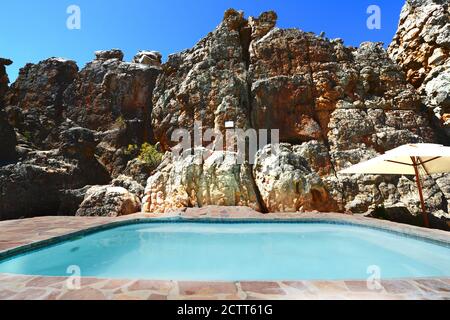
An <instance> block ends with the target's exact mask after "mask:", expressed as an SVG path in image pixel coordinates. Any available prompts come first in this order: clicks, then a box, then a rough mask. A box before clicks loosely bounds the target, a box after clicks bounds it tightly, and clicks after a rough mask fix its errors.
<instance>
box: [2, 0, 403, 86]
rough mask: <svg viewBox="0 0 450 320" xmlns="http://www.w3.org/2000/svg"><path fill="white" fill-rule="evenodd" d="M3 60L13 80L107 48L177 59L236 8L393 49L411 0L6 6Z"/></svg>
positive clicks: (22, 1) (121, 0) (152, 0)
mask: <svg viewBox="0 0 450 320" xmlns="http://www.w3.org/2000/svg"><path fill="white" fill-rule="evenodd" d="M0 1H1V11H0V30H2V31H1V33H0V57H5V58H10V59H12V60H13V61H14V64H13V65H12V66H10V67H8V73H9V76H10V78H11V79H15V78H16V76H17V73H18V71H19V68H21V67H23V66H24V65H25V63H27V62H34V63H35V62H39V61H40V60H43V59H46V58H48V57H52V56H57V57H64V58H70V59H73V60H75V61H77V63H78V65H79V66H80V68H81V67H83V66H84V64H85V63H86V62H88V61H90V60H92V58H93V52H94V51H95V50H100V49H109V48H120V49H122V50H123V51H124V52H125V59H126V60H130V59H131V58H132V57H133V55H134V54H135V53H136V52H137V51H138V50H140V49H148V50H157V51H160V52H161V53H162V54H163V56H164V59H166V58H167V56H168V55H169V54H170V53H174V52H178V51H181V50H183V49H185V48H190V47H192V46H193V45H194V44H195V43H196V42H197V41H198V40H200V39H201V38H202V37H203V36H205V35H206V34H207V33H208V32H210V31H212V30H213V29H214V28H215V26H216V25H217V24H218V23H220V21H221V20H222V17H223V13H224V11H225V10H226V9H228V8H235V9H239V10H244V12H245V14H246V16H249V15H253V16H255V15H259V13H261V12H263V11H266V10H270V9H272V10H275V11H276V12H277V13H278V16H279V20H278V26H279V27H283V28H287V27H295V28H300V29H302V30H305V31H313V32H315V33H320V32H321V31H325V32H326V35H327V36H328V37H330V38H337V37H339V38H342V39H344V41H345V43H346V44H347V45H353V46H358V45H359V44H360V43H361V42H364V41H381V42H384V43H386V44H388V43H389V42H390V41H391V40H392V37H393V35H394V34H395V31H396V29H397V24H398V19H399V14H400V10H401V7H402V5H403V3H404V0H309V1H307V0H190V1H189V0H170V1H165V0H164V1H156V0H70V1H67V0H38V1H36V0H0ZM70 5H78V6H79V7H80V9H81V30H69V29H67V27H66V20H67V18H68V16H69V15H68V14H67V13H66V10H67V7H68V6H70ZM369 5H378V6H379V7H380V8H381V14H382V15H381V29H380V30H369V29H368V28H367V27H366V21H367V18H368V16H369V15H368V14H367V13H366V10H367V8H368V6H369Z"/></svg>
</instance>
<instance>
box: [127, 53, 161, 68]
mask: <svg viewBox="0 0 450 320" xmlns="http://www.w3.org/2000/svg"><path fill="white" fill-rule="evenodd" d="M161 59H162V55H161V53H159V52H158V51H139V52H138V53H137V54H136V55H135V56H134V58H133V62H134V63H141V64H145V65H148V66H156V67H160V66H161Z"/></svg>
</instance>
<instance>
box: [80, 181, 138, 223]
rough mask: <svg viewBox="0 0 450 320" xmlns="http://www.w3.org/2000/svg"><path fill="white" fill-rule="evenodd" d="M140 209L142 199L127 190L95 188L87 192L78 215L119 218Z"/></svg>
mask: <svg viewBox="0 0 450 320" xmlns="http://www.w3.org/2000/svg"><path fill="white" fill-rule="evenodd" d="M140 208H141V201H140V199H139V198H138V197H137V196H136V195H134V194H132V193H130V192H129V191H128V190H127V189H125V188H122V187H114V186H93V187H91V188H89V189H88V190H87V191H86V195H85V198H84V199H83V202H82V203H81V204H80V208H79V209H78V211H77V213H76V215H77V216H103V217H117V216H123V215H128V214H132V213H135V212H138V211H139V210H140Z"/></svg>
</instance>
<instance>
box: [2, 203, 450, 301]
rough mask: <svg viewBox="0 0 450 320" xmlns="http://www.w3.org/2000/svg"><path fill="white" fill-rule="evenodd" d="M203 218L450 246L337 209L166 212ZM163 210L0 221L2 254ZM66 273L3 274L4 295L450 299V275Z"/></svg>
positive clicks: (432, 233)
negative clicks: (288, 277)
mask: <svg viewBox="0 0 450 320" xmlns="http://www.w3.org/2000/svg"><path fill="white" fill-rule="evenodd" d="M168 216H170V217H174V218H179V219H188V220H201V219H219V220H221V219H226V220H228V219H246V220H247V219H264V220H289V221H295V220H298V221H304V220H307V221H315V220H327V221H331V222H342V223H352V224H359V225H365V226H370V227H376V228H383V229H387V230H391V231H395V232H400V233H408V234H411V235H414V236H416V237H421V238H427V239H429V240H430V241H439V242H442V243H446V244H448V245H449V246H450V233H449V232H445V231H440V230H428V229H422V228H418V227H414V226H408V225H403V224H398V223H393V222H386V221H380V220H375V219H371V218H365V217H361V216H351V215H342V214H333V213H327V214H324V213H308V214H269V215H262V214H260V213H257V212H255V211H252V210H250V209H247V208H233V207H231V208H230V207H228V208H223V207H207V208H201V209H188V210H185V211H179V212H174V213H173V214H170V215H164V217H168ZM155 218H161V216H160V215H156V216H155V215H148V214H134V215H130V216H126V217H119V218H103V217H40V218H33V219H24V220H13V221H3V222H0V257H1V256H2V255H3V256H4V255H5V254H10V253H14V252H16V251H17V250H20V248H22V247H23V246H25V247H26V246H28V247H33V246H36V245H37V244H40V243H42V242H47V243H51V242H52V239H54V238H55V237H60V236H64V235H70V234H74V233H80V232H84V231H85V230H86V229H91V228H102V227H104V226H106V225H109V224H111V223H119V224H120V223H122V222H127V221H130V220H141V219H155ZM67 279H68V278H65V277H43V276H22V275H8V274H0V299H15V300H17V299H19V300H21V299H31V300H34V299H46V300H67V299H68V300H71V299H76V300H77V299H89V300H91V299H92V300H105V299H117V300H123V299H132V300H142V299H144V300H148V299H150V300H156V299H158V300H160V299H162V300H164V299H172V300H180V299H201V300H204V299H211V300H216V299H231V300H246V299H247V300H259V299H286V300H289V299H313V300H314V299H343V300H345V299H376V300H378V299H389V300H391V299H394V300H403V299H448V300H450V279H448V278H433V279H399V280H389V281H382V282H381V285H382V289H380V290H370V289H368V288H367V284H366V282H365V281H286V282H185V281H158V280H155V281H149V280H127V279H123V280H117V279H96V278H83V279H82V281H81V288H80V289H79V290H69V288H68V287H67Z"/></svg>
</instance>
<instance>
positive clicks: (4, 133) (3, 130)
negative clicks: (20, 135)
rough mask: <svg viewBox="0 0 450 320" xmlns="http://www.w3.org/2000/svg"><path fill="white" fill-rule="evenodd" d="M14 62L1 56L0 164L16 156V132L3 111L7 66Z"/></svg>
mask: <svg viewBox="0 0 450 320" xmlns="http://www.w3.org/2000/svg"><path fill="white" fill-rule="evenodd" d="M10 64H12V61H11V60H8V59H3V58H0V146H1V149H2V151H1V153H0V165H2V164H4V163H8V162H10V161H12V160H14V159H15V158H16V144H17V140H16V134H15V133H14V129H13V127H11V125H10V124H9V123H8V121H7V117H6V114H5V113H4V111H3V99H4V96H5V94H6V92H7V91H8V89H9V87H8V83H9V79H8V75H7V73H6V68H5V66H8V65H10Z"/></svg>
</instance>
